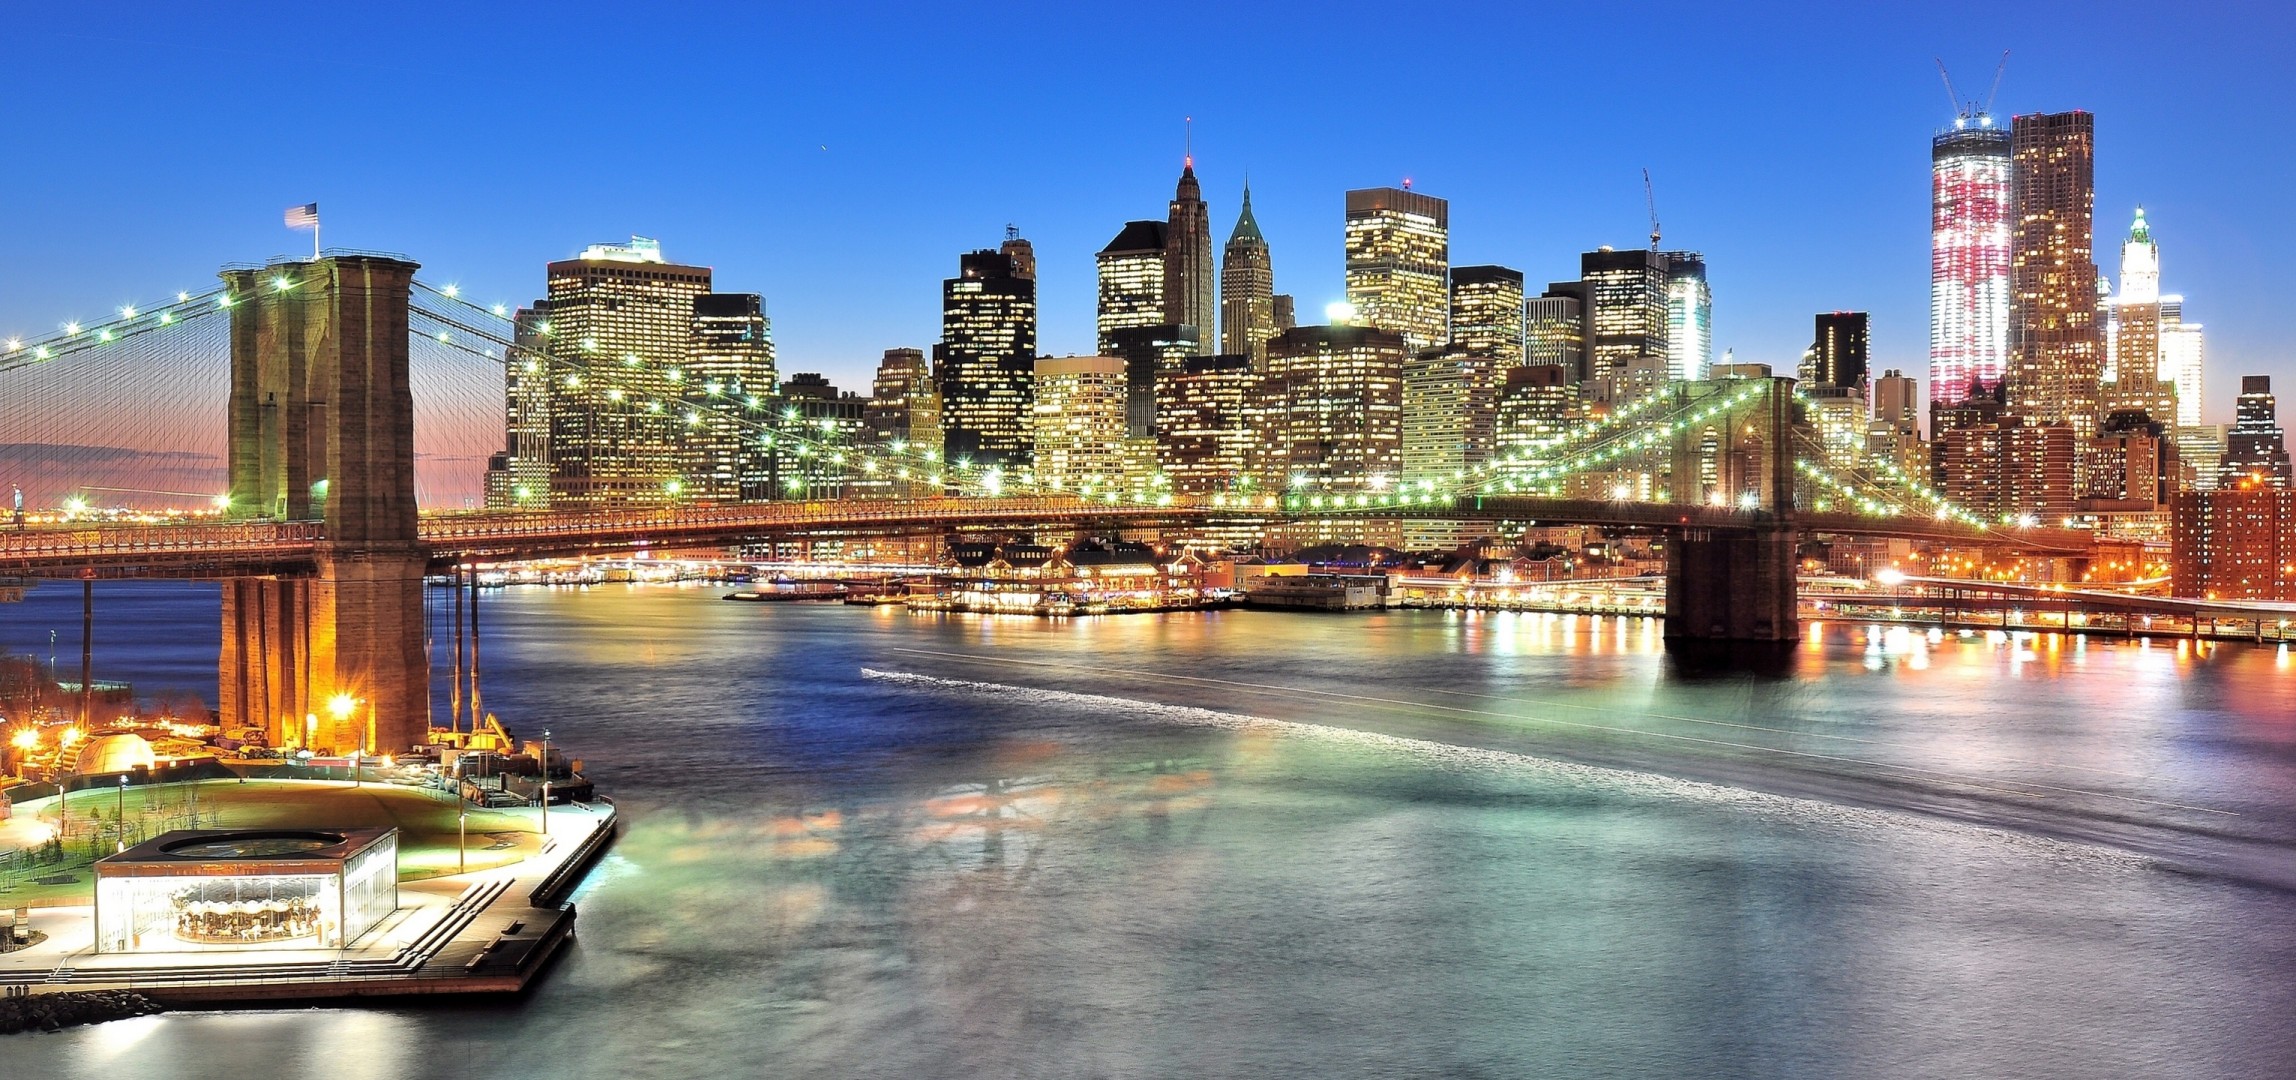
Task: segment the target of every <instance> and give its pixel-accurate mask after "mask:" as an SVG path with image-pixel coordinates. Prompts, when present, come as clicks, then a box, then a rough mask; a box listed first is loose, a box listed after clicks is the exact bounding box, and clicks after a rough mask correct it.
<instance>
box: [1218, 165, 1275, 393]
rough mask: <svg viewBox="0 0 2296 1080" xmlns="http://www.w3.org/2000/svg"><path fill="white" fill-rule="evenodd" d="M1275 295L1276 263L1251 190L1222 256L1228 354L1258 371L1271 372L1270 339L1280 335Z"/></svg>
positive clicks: (1222, 328) (1246, 188) (1222, 303)
mask: <svg viewBox="0 0 2296 1080" xmlns="http://www.w3.org/2000/svg"><path fill="white" fill-rule="evenodd" d="M1275 293H1276V271H1275V261H1274V259H1273V258H1272V257H1271V255H1270V253H1269V251H1268V241H1267V238H1266V237H1263V236H1261V235H1260V223H1259V222H1258V221H1257V220H1255V219H1254V218H1253V217H1252V186H1251V185H1250V184H1245V185H1244V209H1243V211H1242V212H1241V213H1239V214H1237V215H1236V228H1235V231H1233V232H1230V233H1229V234H1228V247H1227V250H1226V251H1224V252H1222V253H1221V255H1220V351H1221V352H1222V353H1226V354H1229V355H1233V356H1249V357H1251V358H1252V367H1253V368H1254V369H1255V370H1256V369H1259V368H1263V367H1266V366H1267V359H1268V338H1270V337H1273V336H1274V335H1275V333H1276V325H1275V323H1276V312H1275Z"/></svg>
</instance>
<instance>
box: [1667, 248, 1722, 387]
mask: <svg viewBox="0 0 2296 1080" xmlns="http://www.w3.org/2000/svg"><path fill="white" fill-rule="evenodd" d="M1659 254H1660V256H1661V257H1663V258H1664V259H1665V260H1666V355H1667V359H1668V360H1669V361H1670V362H1671V363H1670V366H1671V367H1672V369H1673V374H1674V377H1675V378H1677V379H1682V380H1690V379H1703V378H1705V377H1706V369H1707V368H1708V367H1710V366H1712V364H1713V363H1714V291H1713V290H1712V289H1709V288H1707V286H1706V256H1704V255H1701V254H1699V253H1698V252H1695V251H1664V252H1660V253H1659Z"/></svg>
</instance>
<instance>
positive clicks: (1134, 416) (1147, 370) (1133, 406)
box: [1100, 323, 1205, 439]
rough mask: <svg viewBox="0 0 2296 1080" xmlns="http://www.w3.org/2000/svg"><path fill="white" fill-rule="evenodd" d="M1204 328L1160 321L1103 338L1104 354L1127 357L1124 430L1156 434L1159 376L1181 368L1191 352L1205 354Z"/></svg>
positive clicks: (1141, 435) (1148, 435)
mask: <svg viewBox="0 0 2296 1080" xmlns="http://www.w3.org/2000/svg"><path fill="white" fill-rule="evenodd" d="M1204 352H1205V349H1204V331H1203V330H1201V329H1200V328H1198V327H1194V326H1174V325H1172V324H1170V323H1157V324H1156V325H1154V326H1127V327H1125V328H1123V329H1121V330H1117V331H1113V332H1111V333H1110V334H1109V335H1108V336H1107V337H1106V338H1104V339H1102V341H1101V345H1100V354H1101V355H1102V356H1114V357H1117V358H1119V359H1121V360H1123V361H1124V386H1125V393H1126V394H1127V395H1129V398H1130V404H1129V405H1128V406H1127V407H1126V410H1125V422H1124V434H1125V436H1126V437H1128V438H1134V439H1147V438H1153V437H1154V436H1155V434H1156V380H1158V379H1161V378H1163V377H1164V376H1165V375H1167V374H1170V373H1171V372H1174V371H1178V370H1180V368H1181V366H1182V365H1183V364H1184V363H1185V362H1186V360H1187V359H1188V358H1189V357H1191V356H1202V355H1204Z"/></svg>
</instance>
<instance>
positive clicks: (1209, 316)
mask: <svg viewBox="0 0 2296 1080" xmlns="http://www.w3.org/2000/svg"><path fill="white" fill-rule="evenodd" d="M1216 287H1217V281H1216V280H1215V279H1214V278H1213V277H1212V212H1211V210H1210V208H1208V207H1206V206H1205V205H1204V192H1203V188H1202V187H1200V186H1199V185H1198V184H1197V183H1196V159H1195V156H1194V155H1190V156H1188V157H1187V158H1184V159H1183V160H1182V164H1181V166H1180V183H1179V185H1178V186H1177V187H1176V188H1174V190H1173V192H1172V203H1171V208H1170V210H1169V218H1168V220H1167V222H1166V227H1165V230H1164V317H1163V318H1162V319H1160V320H1158V321H1160V322H1164V323H1168V324H1176V325H1180V326H1194V327H1199V328H1201V329H1203V330H1204V331H1206V332H1207V334H1208V333H1209V332H1210V330H1211V329H1212V327H1214V326H1217V325H1218V322H1217V320H1218V319H1219V317H1220V309H1219V307H1218V306H1217V305H1216V304H1215V303H1214V302H1213V295H1214V294H1213V289H1214V288H1216ZM1198 344H1199V345H1201V344H1203V343H1202V342H1198ZM1204 351H1206V352H1209V351H1210V350H1209V349H1205V350H1204Z"/></svg>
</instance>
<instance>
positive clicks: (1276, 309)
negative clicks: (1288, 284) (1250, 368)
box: [1260, 293, 1299, 368]
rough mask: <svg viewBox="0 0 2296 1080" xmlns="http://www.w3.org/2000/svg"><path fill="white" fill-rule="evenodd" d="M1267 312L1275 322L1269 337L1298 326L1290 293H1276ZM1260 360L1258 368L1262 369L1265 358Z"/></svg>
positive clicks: (1297, 318) (1264, 364)
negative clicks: (1273, 317)
mask: <svg viewBox="0 0 2296 1080" xmlns="http://www.w3.org/2000/svg"><path fill="white" fill-rule="evenodd" d="M1269 310H1270V311H1272V312H1273V313H1274V315H1275V322H1274V324H1273V326H1272V327H1271V328H1270V332H1269V334H1268V336H1269V337H1274V336H1275V335H1277V334H1280V333H1283V332H1284V331H1286V330H1289V329H1291V328H1293V327H1295V326H1298V325H1299V317H1298V315H1297V314H1296V313H1295V312H1294V311H1293V308H1292V298H1291V294H1290V293H1277V294H1276V296H1275V302H1274V303H1273V304H1272V305H1270V307H1269ZM1260 359H1261V365H1260V366H1261V367H1263V368H1264V367H1266V366H1267V364H1266V360H1267V358H1266V357H1265V356H1262V357H1261V358H1260Z"/></svg>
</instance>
